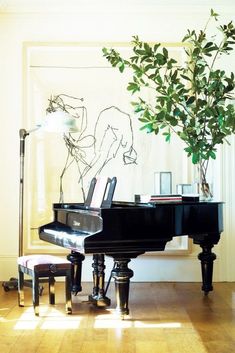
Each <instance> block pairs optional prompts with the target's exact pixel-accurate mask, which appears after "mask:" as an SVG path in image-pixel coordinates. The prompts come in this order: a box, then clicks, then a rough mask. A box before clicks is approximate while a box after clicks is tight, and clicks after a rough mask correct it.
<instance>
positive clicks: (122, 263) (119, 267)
mask: <svg viewBox="0 0 235 353" xmlns="http://www.w3.org/2000/svg"><path fill="white" fill-rule="evenodd" d="M114 262H115V267H114V269H113V270H112V277H113V278H114V280H115V291H116V300H117V306H116V311H117V312H118V313H120V314H121V315H122V316H124V315H128V314H129V308H128V300H129V286H130V278H131V277H132V276H133V274H134V273H133V271H132V270H131V269H129V268H128V263H129V262H130V259H123V258H122V259H117V258H114Z"/></svg>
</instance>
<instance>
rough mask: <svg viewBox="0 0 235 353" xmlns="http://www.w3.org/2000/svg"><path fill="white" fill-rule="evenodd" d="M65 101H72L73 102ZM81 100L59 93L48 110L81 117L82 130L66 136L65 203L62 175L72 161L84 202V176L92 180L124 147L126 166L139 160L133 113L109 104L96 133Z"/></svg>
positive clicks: (50, 100)
mask: <svg viewBox="0 0 235 353" xmlns="http://www.w3.org/2000/svg"><path fill="white" fill-rule="evenodd" d="M65 100H66V101H68V100H70V101H72V103H71V104H70V103H68V102H65ZM82 102H83V98H77V97H73V96H70V95H66V94H59V95H56V96H51V97H50V99H49V106H48V108H47V109H46V111H47V112H49V113H50V112H54V111H57V110H62V111H65V112H67V113H69V114H70V115H72V116H73V117H74V118H76V119H79V132H78V133H73V134H71V133H68V134H64V136H63V138H64V141H65V146H66V148H67V157H66V161H65V165H64V167H63V169H62V172H61V175H60V199H59V202H60V203H63V202H64V192H63V177H64V175H65V173H66V171H67V170H68V168H69V167H70V166H71V165H72V164H73V163H76V166H77V170H78V183H79V184H80V185H81V191H82V196H83V201H85V188H84V178H85V176H86V177H88V175H89V177H90V180H91V179H92V178H93V177H94V176H97V175H99V174H100V173H101V171H102V170H103V169H104V168H105V166H106V165H107V164H108V163H110V162H111V161H112V160H114V159H115V158H116V157H117V155H118V153H119V152H121V150H123V151H122V160H123V164H124V165H128V164H136V162H137V152H136V150H135V149H134V147H133V145H134V134H133V128H132V122H131V117H130V115H129V114H127V113H125V112H124V111H122V110H121V109H120V108H118V107H116V106H110V107H107V108H105V109H103V110H102V111H101V112H100V113H99V115H98V117H97V119H96V122H95V125H94V133H93V134H87V129H88V116H87V115H88V114H87V109H86V107H85V106H84V105H83V104H82ZM73 104H75V105H73Z"/></svg>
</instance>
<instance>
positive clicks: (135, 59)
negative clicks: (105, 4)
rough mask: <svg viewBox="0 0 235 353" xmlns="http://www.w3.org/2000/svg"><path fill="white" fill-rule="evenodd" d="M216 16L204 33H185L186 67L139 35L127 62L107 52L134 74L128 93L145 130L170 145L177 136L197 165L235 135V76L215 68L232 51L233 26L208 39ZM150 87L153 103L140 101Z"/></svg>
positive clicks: (121, 67)
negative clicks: (131, 95)
mask: <svg viewBox="0 0 235 353" xmlns="http://www.w3.org/2000/svg"><path fill="white" fill-rule="evenodd" d="M217 17H218V14H216V13H215V12H214V11H213V10H211V13H210V17H209V20H208V22H207V24H206V26H205V28H204V30H201V31H199V33H196V31H195V30H188V31H187V33H186V35H185V36H184V38H183V40H182V42H183V44H184V50H185V54H186V61H185V63H184V64H183V65H182V64H180V63H178V62H177V61H176V60H175V59H174V58H171V57H170V55H169V52H168V50H167V48H165V47H163V46H162V45H161V44H160V43H156V44H154V45H150V44H148V43H146V42H143V41H141V40H140V39H139V37H138V36H134V37H133V41H132V46H133V47H132V51H133V55H132V56H131V57H130V58H128V59H124V58H122V57H121V56H120V54H119V53H118V52H117V51H116V50H114V49H112V48H111V49H108V48H103V54H104V56H105V57H106V59H107V60H108V61H109V62H110V63H111V65H112V66H113V67H117V68H118V69H119V71H120V72H123V71H124V70H125V69H126V68H129V69H131V70H132V72H133V78H132V81H131V82H129V84H128V86H127V90H128V91H130V92H131V93H132V94H136V93H138V95H139V97H138V99H137V101H135V102H132V105H133V107H134V111H135V113H137V114H138V117H139V120H140V122H141V123H142V124H143V125H142V127H141V130H145V131H147V132H148V133H155V134H158V133H159V132H160V131H162V133H163V135H164V136H165V140H166V141H170V137H171V134H172V132H173V133H176V134H177V135H178V136H179V137H180V138H181V139H182V140H183V141H184V142H185V144H186V147H185V151H186V152H187V154H188V156H191V158H192V162H193V163H194V164H196V163H198V162H201V161H207V162H208V160H209V159H210V158H212V159H215V158H216V146H217V145H218V144H221V143H223V141H224V140H226V136H228V135H230V134H233V133H234V132H235V109H234V104H231V103H230V102H229V100H231V99H233V98H234V97H233V95H232V94H234V92H233V90H234V87H235V80H234V74H233V73H230V74H226V73H225V71H224V70H223V69H218V68H217V61H218V59H219V58H221V56H223V55H229V54H230V53H231V51H232V50H233V46H234V44H235V27H234V24H233V23H232V22H229V23H228V24H227V25H220V26H219V27H218V28H217V32H216V33H215V35H214V36H213V37H212V38H208V37H207V28H208V25H209V22H210V20H211V19H214V20H215V21H217ZM219 35H220V36H219ZM218 37H220V39H219V40H218ZM146 87H147V88H148V89H150V90H152V92H153V100H152V101H151V102H149V101H147V100H145V98H144V95H142V97H141V93H142V91H143V90H144V89H145V90H146Z"/></svg>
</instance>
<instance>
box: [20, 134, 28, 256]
mask: <svg viewBox="0 0 235 353" xmlns="http://www.w3.org/2000/svg"><path fill="white" fill-rule="evenodd" d="M19 133H20V187H19V251H18V255H19V256H22V255H23V239H24V238H23V223H24V219H23V215H24V212H23V209H24V156H25V138H26V137H27V136H28V135H29V132H27V131H26V130H25V129H20V131H19Z"/></svg>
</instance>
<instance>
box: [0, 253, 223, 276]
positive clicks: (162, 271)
mask: <svg viewBox="0 0 235 353" xmlns="http://www.w3.org/2000/svg"><path fill="white" fill-rule="evenodd" d="M105 259H106V260H105V265H106V270H105V272H106V280H107V279H108V277H109V275H110V272H111V270H112V267H113V260H112V258H110V257H108V256H106V258H105ZM219 267H220V258H219V257H217V259H216V260H215V262H214V274H213V281H216V282H218V281H225V278H223V277H222V276H221V275H220V273H222V271H220V270H219ZM129 268H131V269H132V270H133V271H134V276H133V277H132V279H131V281H132V282H155V281H163V282H164V281H166V282H168V281H173V282H174V281H175V282H200V281H201V265H200V261H199V260H198V259H197V257H196V256H194V255H189V256H174V257H172V256H166V257H165V256H143V255H142V256H139V257H138V258H137V259H133V260H131V262H130V263H129ZM16 276H17V257H16V256H0V281H7V280H8V279H9V278H10V277H16ZM82 281H84V282H91V281H92V256H91V255H87V256H86V258H85V260H84V261H83V268H82Z"/></svg>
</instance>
